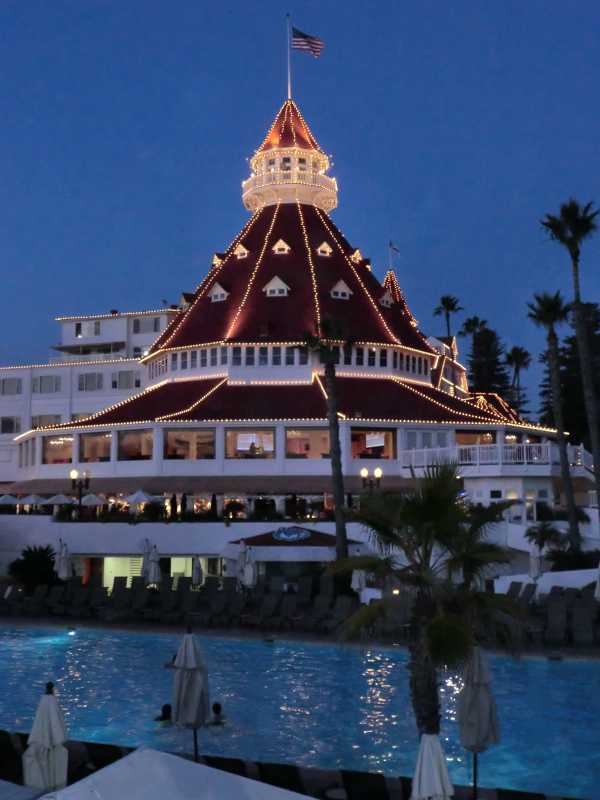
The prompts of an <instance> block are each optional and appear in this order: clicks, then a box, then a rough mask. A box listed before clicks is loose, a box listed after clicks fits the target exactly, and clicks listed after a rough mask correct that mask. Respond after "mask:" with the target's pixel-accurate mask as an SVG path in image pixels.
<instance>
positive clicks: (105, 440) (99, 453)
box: [79, 433, 112, 464]
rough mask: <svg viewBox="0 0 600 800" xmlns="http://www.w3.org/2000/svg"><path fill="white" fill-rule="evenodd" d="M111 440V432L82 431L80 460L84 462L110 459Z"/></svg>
mask: <svg viewBox="0 0 600 800" xmlns="http://www.w3.org/2000/svg"><path fill="white" fill-rule="evenodd" d="M111 441H112V435H111V434H110V433H80V434H79V461H80V462H81V463H83V464H93V463H98V462H102V461H110V443H111Z"/></svg>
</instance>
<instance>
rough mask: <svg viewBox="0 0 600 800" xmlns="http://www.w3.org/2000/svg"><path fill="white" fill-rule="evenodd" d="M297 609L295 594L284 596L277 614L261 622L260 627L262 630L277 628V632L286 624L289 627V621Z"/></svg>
mask: <svg viewBox="0 0 600 800" xmlns="http://www.w3.org/2000/svg"><path fill="white" fill-rule="evenodd" d="M297 607H298V596H297V595H295V594H284V595H283V600H282V601H281V605H280V607H279V612H278V613H277V614H273V616H271V617H267V618H266V619H265V620H263V622H262V623H261V625H260V627H261V628H263V629H269V628H277V630H281V629H282V628H283V626H284V625H285V624H286V623H287V624H288V625H291V620H292V619H293V617H294V615H295V613H296V609H297Z"/></svg>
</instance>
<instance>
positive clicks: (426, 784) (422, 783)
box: [410, 733, 454, 800]
mask: <svg viewBox="0 0 600 800" xmlns="http://www.w3.org/2000/svg"><path fill="white" fill-rule="evenodd" d="M453 794H454V787H453V786H452V784H451V783H450V778H449V777H448V768H447V767H446V759H445V758H444V751H443V750H442V745H441V744H440V740H439V737H437V736H436V735H435V734H430V733H424V734H423V735H422V736H421V744H420V745H419V754H418V756H417V766H416V768H415V776H414V778H413V780H412V793H411V795H410V800H446V798H449V797H451V796H452V795H453Z"/></svg>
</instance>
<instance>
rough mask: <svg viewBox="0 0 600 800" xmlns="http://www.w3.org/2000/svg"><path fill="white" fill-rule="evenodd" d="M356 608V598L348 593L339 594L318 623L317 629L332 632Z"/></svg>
mask: <svg viewBox="0 0 600 800" xmlns="http://www.w3.org/2000/svg"><path fill="white" fill-rule="evenodd" d="M357 608H358V599H357V598H356V597H350V595H346V594H341V595H339V596H338V597H337V599H336V601H335V606H334V607H333V610H332V611H331V614H329V615H328V616H327V617H326V618H325V619H324V620H323V621H322V622H321V623H320V625H319V630H321V631H324V632H325V633H334V632H335V631H337V630H338V628H340V627H341V626H342V625H343V624H344V622H346V620H347V619H348V618H349V617H350V616H351V615H352V614H353V613H354V612H355V611H356V609H357Z"/></svg>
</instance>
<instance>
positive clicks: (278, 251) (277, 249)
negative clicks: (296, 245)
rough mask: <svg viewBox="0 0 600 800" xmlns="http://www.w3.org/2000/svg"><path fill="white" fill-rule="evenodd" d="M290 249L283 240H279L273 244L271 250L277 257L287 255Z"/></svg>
mask: <svg viewBox="0 0 600 800" xmlns="http://www.w3.org/2000/svg"><path fill="white" fill-rule="evenodd" d="M291 249H292V248H291V247H290V246H289V244H288V243H287V242H284V241H283V239H279V240H278V241H277V242H275V244H274V245H273V248H272V250H273V252H274V253H275V255H278V256H284V255H287V254H288V253H289V252H290V250H291Z"/></svg>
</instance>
